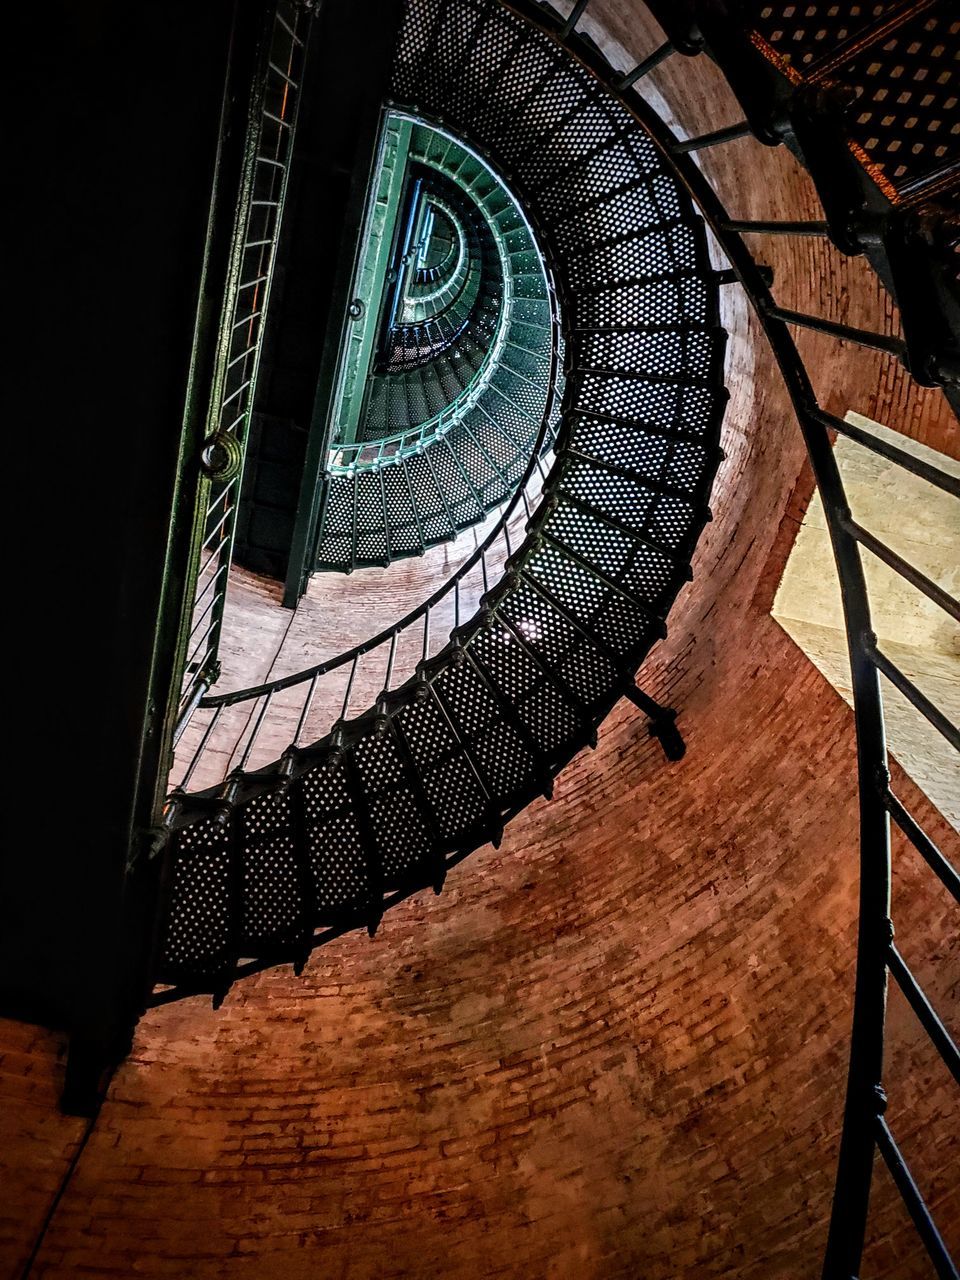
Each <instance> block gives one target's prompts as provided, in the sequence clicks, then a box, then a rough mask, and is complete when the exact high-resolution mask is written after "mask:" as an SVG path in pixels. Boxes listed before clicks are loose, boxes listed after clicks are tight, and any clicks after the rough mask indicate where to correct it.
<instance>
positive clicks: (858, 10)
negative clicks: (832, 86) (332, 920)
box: [750, 0, 960, 197]
mask: <svg viewBox="0 0 960 1280" xmlns="http://www.w3.org/2000/svg"><path fill="white" fill-rule="evenodd" d="M750 17H751V20H752V21H753V23H754V25H755V29H756V31H757V34H758V35H759V36H760V37H761V38H762V40H763V42H764V44H765V45H766V47H767V50H768V51H769V56H770V57H771V59H772V60H773V61H774V62H775V63H777V64H778V65H780V66H781V67H788V68H790V69H791V71H793V72H794V73H799V74H801V75H802V77H803V79H804V80H807V81H812V82H819V81H824V80H836V81H837V82H839V83H841V84H843V85H845V86H848V87H849V88H851V89H853V90H854V92H855V94H856V101H855V103H854V105H853V107H852V109H851V110H850V112H849V113H848V116H847V120H846V125H847V128H848V129H849V132H850V137H851V139H852V140H853V142H854V143H856V144H857V146H858V147H859V148H860V151H861V153H862V155H863V156H864V157H865V158H866V162H867V165H868V167H869V168H870V171H871V172H872V174H873V176H874V177H875V178H876V179H877V180H878V181H879V182H880V184H881V186H882V187H883V188H884V189H885V190H886V191H887V193H888V194H890V195H892V196H894V197H898V196H901V195H908V194H910V192H911V190H912V189H913V188H915V187H920V186H922V185H923V184H924V183H926V182H928V181H929V180H930V179H932V178H935V177H937V176H938V175H940V174H941V173H943V172H946V171H948V170H949V169H950V168H951V166H955V165H956V164H957V163H958V161H960V111H958V102H960V86H958V82H957V65H956V63H957V52H956V51H957V39H958V36H960V17H958V15H957V9H956V5H955V4H952V3H950V2H949V0H935V2H934V3H933V4H926V5H916V4H908V3H891V0H873V2H872V3H859V4H858V3H852V2H851V0H847V3H844V4H832V3H826V2H825V0H818V2H816V3H812V4H807V5H803V6H798V5H794V4H784V3H782V2H781V3H778V4H774V5H757V6H755V8H753V11H752V12H751V14H750Z"/></svg>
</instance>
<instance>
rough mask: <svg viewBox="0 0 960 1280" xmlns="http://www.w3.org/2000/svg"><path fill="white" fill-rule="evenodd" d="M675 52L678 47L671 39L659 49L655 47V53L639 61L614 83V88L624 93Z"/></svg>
mask: <svg viewBox="0 0 960 1280" xmlns="http://www.w3.org/2000/svg"><path fill="white" fill-rule="evenodd" d="M675 52H676V49H675V48H674V46H673V43H672V42H671V41H670V40H667V41H665V42H664V43H663V44H662V45H660V47H659V48H658V49H654V51H653V53H651V54H650V55H649V56H648V57H646V58H644V60H643V61H642V62H638V63H637V65H636V66H635V67H634V68H633V70H632V71H628V72H627V74H626V75H625V76H624V77H623V78H622V79H620V80H618V81H617V82H616V84H615V85H614V88H615V89H616V91H617V92H618V93H623V91H624V89H629V88H630V86H631V85H634V84H636V83H637V81H638V80H642V79H643V77H644V76H648V75H649V74H650V72H651V71H653V70H654V69H655V68H656V67H659V65H660V63H661V62H664V61H665V60H666V59H667V58H669V57H670V55H671V54H672V53H675Z"/></svg>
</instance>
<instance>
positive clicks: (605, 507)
mask: <svg viewBox="0 0 960 1280" xmlns="http://www.w3.org/2000/svg"><path fill="white" fill-rule="evenodd" d="M562 485H563V490H564V492H566V493H569V494H571V495H572V496H573V497H575V498H579V499H580V500H581V502H586V503H589V504H590V506H592V507H596V508H598V509H599V510H601V511H603V512H605V513H606V514H607V515H609V516H611V517H612V518H613V519H615V520H619V521H621V522H622V523H623V524H626V525H628V526H629V527H630V528H632V529H636V530H637V531H638V532H639V533H641V534H645V533H646V532H647V530H648V529H649V528H650V516H651V513H652V512H653V511H654V510H655V508H656V503H657V498H656V495H655V494H654V493H653V492H652V491H651V490H650V489H647V488H645V487H644V486H643V485H642V484H641V483H639V482H638V481H637V480H633V479H631V478H630V477H629V476H620V475H613V474H611V472H609V471H601V470H600V469H598V468H597V467H593V466H591V465H590V463H588V462H582V461H581V460H580V459H579V458H576V459H573V460H572V461H571V462H570V463H569V464H568V466H567V467H566V468H565V470H564V473H563V480H562Z"/></svg>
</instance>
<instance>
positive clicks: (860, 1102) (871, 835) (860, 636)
mask: <svg viewBox="0 0 960 1280" xmlns="http://www.w3.org/2000/svg"><path fill="white" fill-rule="evenodd" d="M504 3H505V4H506V7H507V8H509V9H511V10H512V11H514V12H515V13H517V14H518V15H520V16H522V17H524V18H525V19H526V20H528V21H530V22H533V23H534V24H535V25H537V26H538V27H539V28H540V29H541V30H543V31H545V32H546V33H547V34H549V35H551V36H552V37H553V38H554V39H557V40H559V41H560V42H561V43H562V44H563V45H564V46H565V47H566V48H567V49H568V51H569V52H570V53H571V55H572V56H574V57H576V58H577V59H579V60H580V61H581V62H582V63H583V64H584V65H585V66H586V67H588V68H589V70H590V71H591V72H592V73H593V74H594V75H596V76H597V77H598V78H599V79H600V80H601V81H602V82H603V83H604V84H605V85H606V87H607V88H608V89H609V90H610V92H611V93H613V94H614V95H616V97H617V98H618V99H619V100H620V102H621V103H622V105H623V106H624V107H625V108H626V109H627V110H629V111H630V112H632V113H633V115H634V116H635V117H636V118H637V120H638V121H639V122H640V123H641V124H642V126H643V127H644V128H645V129H646V131H647V132H648V133H649V135H650V136H651V138H652V139H653V140H654V142H655V143H656V145H657V147H658V148H659V150H660V151H661V153H662V156H663V158H664V160H665V161H666V162H667V164H668V165H670V167H671V168H672V170H673V172H674V175H675V176H676V178H677V179H678V180H679V182H680V183H681V184H682V186H683V187H684V189H685V190H686V191H687V193H688V194H689V196H690V197H691V199H692V200H693V201H694V203H695V204H696V205H697V207H698V208H699V209H700V212H701V213H702V215H703V217H704V220H705V221H706V223H707V225H708V226H709V227H710V229H711V231H712V232H713V234H714V235H715V236H716V238H717V241H718V243H719V245H720V247H721V249H722V250H723V253H724V254H725V256H726V258H727V260H728V262H729V264H730V268H731V270H732V273H733V278H735V280H736V281H737V282H738V283H739V284H740V285H741V286H742V287H743V289H744V291H745V293H746V295H747V297H748V299H749V301H750V303H751V305H752V307H753V309H754V311H755V313H756V315H757V317H758V319H759V321H760V323H761V325H762V326H763V329H764V332H765V335H766V338H767V340H768V342H769V344H770V347H771V350H772V352H773V355H774V358H775V360H776V362H777V366H778V368H779V371H780V373H781V375H782V377H783V380H784V383H785V385H786V388H787V391H788V393H789V396H790V399H791V402H792V404H793V407H794V410H795V412H796V416H797V420H798V423H799V426H800V429H801V432H802V434H803V437H804V441H805V444H806V447H807V452H808V455H809V458H810V462H811V465H812V468H813V472H814V476H815V479H816V482H817V484H818V486H819V490H820V494H821V497H822V500H823V506H824V511H825V513H826V518H827V524H828V529H829V533H830V538H831V543H832V546H833V552H834V558H835V561H836V565H837V571H838V575H839V578H840V582H841V586H842V595H843V608H844V619H845V628H846V634H847V645H848V649H849V654H850V665H851V671H852V677H853V694H854V717H855V724H856V732H857V762H858V776H859V795H860V865H861V876H860V917H859V926H858V943H857V975H856V986H855V992H854V1003H853V1029H852V1035H851V1053H850V1066H849V1075H848V1086H847V1097H846V1105H845V1110H844V1119H843V1129H842V1136H841V1145H840V1157H839V1162H838V1169H837V1177H836V1187H835V1193H834V1203H833V1211H832V1214H831V1222H830V1232H829V1239H828V1244H827V1249H826V1255H825V1260H824V1267H823V1275H824V1280H853V1278H854V1277H855V1276H856V1275H857V1274H858V1273H859V1269H860V1259H861V1256H862V1253H863V1247H864V1241H865V1236H866V1222H867V1210H868V1204H869V1195H870V1184H871V1178H872V1169H873V1163H874V1157H875V1153H876V1152H877V1151H879V1152H880V1154H881V1155H882V1156H883V1158H884V1160H885V1162H886V1163H887V1166H888V1168H889V1169H890V1171H891V1174H892V1176H893V1180H894V1183H895V1185H896V1187H897V1188H898V1190H899V1192H900V1194H901V1196H902V1197H903V1199H904V1202H905V1203H906V1205H907V1208H908V1210H909V1212H910V1215H911V1217H912V1219H913V1221H914V1224H915V1226H916V1228H917V1231H918V1234H919V1236H920V1238H921V1240H922V1242H923V1245H924V1247H925V1249H926V1251H927V1254H928V1256H929V1258H930V1260H931V1262H932V1263H933V1266H934V1269H935V1270H936V1273H937V1275H938V1276H939V1277H940V1280H957V1276H958V1272H957V1268H956V1265H955V1264H954V1262H953V1261H952V1260H951V1258H950V1257H949V1254H948V1252H947V1249H946V1246H945V1245H944V1242H943V1239H942V1237H941V1235H940V1233H939V1232H938V1230H937V1228H936V1225H935V1223H934V1221H933V1217H932V1215H931V1213H930V1211H929V1208H928V1207H927V1205H926V1203H925V1202H924V1200H923V1197H922V1195H921V1193H920V1191H919V1189H918V1188H917V1186H916V1183H915V1182H914V1180H913V1178H912V1176H911V1175H910V1172H909V1170H908V1169H907V1166H906V1164H905V1163H904V1161H903V1158H902V1156H901V1154H900V1152H899V1150H898V1148H897V1146H896V1143H895V1141H894V1139H893V1136H892V1134H891V1133H890V1130H889V1128H888V1126H887V1124H886V1122H885V1120H884V1119H883V1112H884V1110H885V1107H886V1095H885V1093H884V1090H883V1086H882V1074H883V1046H884V1021H885V1009H886V994H887V975H888V972H889V973H892V974H893V976H894V977H895V979H896V980H897V981H898V983H899V984H900V986H901V987H902V988H905V994H906V996H907V999H908V1001H909V1002H910V1004H911V1006H912V1007H913V1008H914V1011H915V1012H917V1014H918V1018H919V1021H920V1024H921V1026H923V1028H924V1030H925V1031H926V1032H927V1035H928V1037H929V1038H930V1040H931V1043H932V1044H933V1045H934V1047H935V1048H936V1049H937V1051H938V1053H939V1054H940V1056H941V1057H942V1059H943V1060H944V1062H945V1063H946V1065H947V1066H948V1068H949V1069H950V1071H951V1073H952V1074H953V1075H954V1077H955V1078H956V1077H957V1071H958V1065H957V1064H958V1062H960V1057H958V1053H957V1048H956V1046H955V1045H954V1044H953V1041H952V1040H951V1038H950V1036H949V1034H948V1032H947V1031H946V1030H945V1028H944V1026H943V1024H942V1022H941V1021H940V1020H939V1018H938V1017H937V1015H936V1014H935V1012H934V1011H933V1009H932V1006H930V1004H929V1002H928V1001H927V998H926V996H925V995H924V993H923V992H922V990H921V988H920V987H919V985H918V984H917V983H916V981H915V979H914V978H913V975H912V974H910V973H909V970H907V969H906V966H905V965H903V962H902V960H901V959H900V957H899V953H898V952H897V951H896V949H895V948H894V947H893V942H892V939H893V924H892V921H891V919H890V890H891V865H890V859H891V850H890V830H889V818H890V817H891V816H892V817H893V818H894V820H895V821H896V822H897V825H898V826H899V827H900V829H901V830H902V831H903V833H904V834H905V835H906V836H907V838H908V839H909V840H910V841H911V842H912V843H913V844H914V845H915V846H916V847H917V849H918V850H919V851H920V853H921V854H922V855H923V856H924V858H925V859H926V860H927V862H928V863H929V864H930V866H931V867H932V869H933V870H934V871H935V872H936V874H937V875H938V876H939V878H940V879H941V881H942V882H943V883H944V884H946V885H947V887H948V888H949V889H950V890H951V892H952V894H953V896H954V897H955V898H958V900H960V897H958V886H960V878H958V876H957V873H956V871H955V870H954V869H953V867H952V866H951V865H950V863H949V862H948V861H947V859H946V858H945V857H944V856H943V854H942V853H941V852H940V850H938V849H937V848H936V846H935V845H934V843H933V842H932V841H931V840H930V839H929V837H928V836H927V835H926V834H925V833H924V832H923V831H922V829H921V828H920V827H919V826H918V824H917V823H916V822H915V821H914V819H913V818H912V817H911V816H910V815H909V814H908V813H907V812H906V810H905V809H904V808H903V806H902V805H901V804H900V802H899V801H898V800H897V799H896V797H895V796H894V795H893V793H892V792H891V790H890V776H889V771H888V767H887V750H886V742H885V730H884V719H883V705H882V696H881V688H880V675H881V673H883V674H884V675H886V676H887V677H888V678H889V679H891V680H892V681H893V682H894V684H895V685H896V687H897V688H898V689H899V690H900V692H901V693H902V694H903V695H904V697H906V698H907V700H908V701H909V702H910V703H911V704H912V705H913V706H914V707H915V708H917V709H918V710H919V711H920V712H921V713H922V714H924V715H925V716H927V718H928V719H930V720H931V722H932V723H934V725H935V727H936V728H938V729H939V730H940V732H941V733H942V734H943V735H944V736H945V737H946V738H947V740H948V741H949V742H950V743H951V745H953V746H955V747H956V748H957V749H960V739H958V737H957V733H958V731H957V728H956V726H953V725H952V724H950V722H949V721H948V719H947V717H946V716H944V715H943V713H942V712H940V711H939V710H938V709H937V708H935V707H933V705H932V704H931V703H930V702H929V700H928V699H927V698H926V697H925V696H924V695H923V694H922V693H921V692H920V690H918V689H917V688H916V687H915V686H914V685H913V684H912V683H911V682H910V681H908V680H907V678H906V677H905V676H903V675H902V673H900V672H899V671H898V669H897V668H895V667H894V666H893V664H892V663H891V662H890V661H889V659H887V658H886V657H885V656H884V655H883V654H882V653H881V652H880V651H879V650H878V648H877V641H876V637H875V636H874V634H873V631H872V627H871V619H870V603H869V597H868V593H867V587H866V581H865V578H864V573H863V565H862V562H861V555H860V545H864V546H867V547H868V549H869V550H871V551H872V552H873V553H874V554H877V555H879V556H880V558H881V559H883V560H884V561H885V562H886V563H887V564H888V565H889V566H890V567H891V568H892V569H893V570H894V572H896V573H898V574H900V575H901V576H902V577H903V578H904V579H905V580H906V581H908V582H911V583H912V584H913V585H914V586H915V587H917V588H918V589H919V590H921V591H923V592H924V594H926V595H927V596H928V597H929V598H931V599H932V600H934V602H935V603H937V604H938V605H941V607H943V608H945V609H946V610H947V612H949V613H950V614H951V616H954V617H956V616H957V610H958V605H957V602H956V601H955V600H953V599H952V597H950V596H949V595H948V594H947V593H946V592H944V591H943V590H942V589H941V588H939V587H938V586H936V585H935V584H931V583H928V582H927V580H926V579H924V580H923V581H922V582H921V581H919V580H918V578H919V577H921V576H922V575H917V573H916V571H913V570H910V569H909V566H906V565H905V562H902V561H901V559H900V557H898V556H896V554H895V553H894V552H893V551H892V550H890V549H889V548H887V547H885V546H884V544H882V543H881V542H880V541H879V540H878V539H876V538H873V537H872V535H865V531H863V530H861V529H860V527H859V526H858V525H856V524H855V523H854V521H853V520H852V516H851V513H850V509H849V505H848V502H847V498H846V494H845V491H844V487H843V481H842V477H841V475H840V470H839V467H838V464H837V461H836V458H835V456H834V453H833V446H832V441H831V434H830V433H831V431H834V430H836V431H839V432H842V433H843V434H844V435H846V436H848V437H849V438H851V439H853V440H855V441H856V442H857V443H858V444H860V445H861V446H862V447H864V448H866V449H869V450H871V451H873V452H875V453H877V454H878V455H880V456H882V457H884V458H886V459H888V460H890V461H893V462H895V463H897V464H899V465H901V466H903V467H904V469H905V470H907V471H909V472H911V473H912V474H914V475H919V476H921V477H922V478H923V479H925V480H927V481H928V482H930V483H932V484H934V485H936V486H937V487H938V488H940V489H942V490H944V491H945V492H947V493H950V494H952V495H953V496H955V497H958V496H960V484H958V483H957V481H956V479H955V478H954V477H952V476H950V475H948V474H947V473H946V472H944V471H941V470H940V469H938V468H936V467H934V466H932V465H931V464H930V463H927V462H924V461H922V460H919V459H916V458H914V457H913V456H912V455H910V454H909V453H907V452H906V451H905V450H900V449H898V448H897V447H896V446H892V445H889V444H887V443H886V442H885V441H881V440H877V439H876V438H875V437H873V436H872V435H870V434H869V433H867V432H864V431H862V430H860V429H859V428H856V427H853V426H851V425H850V424H847V423H844V422H842V421H841V420H839V419H837V418H835V417H833V416H832V415H830V414H828V413H827V412H826V411H825V410H824V409H823V408H822V407H821V406H820V405H819V403H818V401H817V398H816V395H815V393H814V390H813V386H812V383H811V380H810V377H809V375H808V373H807V370H806V367H805V365H804V362H803V359H802V358H801V356H800V353H799V351H798V349H797V345H796V343H795V341H794V339H793V336H792V334H791V332H790V328H789V327H788V326H790V325H797V326H804V327H812V328H816V329H818V330H820V331H821V332H824V333H827V334H829V335H831V336H834V337H836V338H838V339H848V340H850V339H852V340H854V341H856V342H859V343H861V344H863V345H869V346H872V347H875V348H877V349H879V350H881V351H885V352H888V353H889V354H892V355H894V356H896V357H899V358H901V359H902V358H903V356H904V354H905V347H904V344H903V343H902V342H900V340H899V339H895V338H890V337H889V336H888V335H885V334H874V333H869V332H867V331H864V330H852V329H849V328H848V327H847V326H843V325H837V324H833V323H832V322H829V321H825V320H818V319H817V318H816V317H810V316H806V315H803V314H801V313H796V312H791V311H785V310H783V309H782V308H779V307H778V306H777V305H776V303H775V302H774V299H773V296H772V294H771V291H770V286H769V282H768V277H767V275H766V273H765V271H764V269H763V268H762V267H761V266H760V264H758V263H757V261H756V260H755V259H754V257H753V255H752V253H751V252H750V250H749V249H748V248H747V246H746V245H745V243H744V240H743V236H744V235H746V234H756V233H758V232H759V233H764V232H766V233H770V234H796V235H807V234H809V235H821V234H823V233H824V230H825V223H823V222H809V223H779V224H776V223H771V224H767V223H763V222H752V223H750V222H743V221H741V220H739V219H736V218H734V217H732V216H731V214H730V213H729V212H728V211H727V210H726V208H725V207H724V205H723V202H722V201H721V200H720V198H719V197H718V195H717V193H716V191H715V190H714V189H713V187H712V186H711V185H710V183H709V181H708V180H707V178H706V177H705V175H704V173H703V171H702V170H701V169H700V167H699V166H698V165H697V164H696V162H695V160H694V159H693V153H695V152H696V150H698V149H699V148H700V147H702V146H706V145H710V146H714V145H723V144H724V143H726V142H729V141H732V140H734V139H736V138H740V137H743V136H744V135H745V133H746V132H747V130H745V129H744V128H743V127H742V126H734V127H731V128H730V129H726V130H719V131H717V132H715V133H713V134H708V135H704V136H702V137H700V138H694V139H692V140H690V139H682V138H678V137H677V136H676V134H675V133H674V132H673V131H672V130H671V129H670V128H669V127H668V126H667V125H666V124H665V123H664V122H663V120H662V119H661V118H660V117H659V116H658V115H657V114H656V112H655V111H653V110H652V108H651V107H650V106H649V105H648V103H647V102H646V101H645V100H644V99H643V98H642V97H641V96H640V95H639V94H637V93H629V92H628V90H629V89H630V88H632V87H633V86H634V85H637V84H638V83H639V82H641V81H642V80H643V79H644V77H645V76H646V75H648V74H649V73H650V72H651V71H652V70H653V69H654V68H655V67H656V66H658V65H659V64H660V63H661V62H663V61H664V59H665V58H668V57H670V56H672V55H673V54H674V53H675V52H677V50H676V48H675V46H674V45H673V44H670V43H668V44H667V45H663V46H661V47H660V48H659V49H657V50H655V51H654V52H653V53H652V54H651V55H650V56H649V57H648V58H646V59H644V60H643V61H641V62H640V63H639V64H638V65H637V66H636V67H635V68H634V70H633V71H632V72H629V73H627V74H626V75H624V74H623V72H618V71H615V70H614V69H613V68H612V67H611V66H610V64H609V63H608V62H607V60H606V58H605V57H604V55H603V54H602V52H601V51H600V50H599V49H598V48H597V46H596V45H595V44H594V43H593V42H592V41H591V40H589V38H586V37H584V36H583V35H581V34H579V33H578V32H577V30H576V27H577V23H578V22H579V21H580V19H581V17H582V16H583V14H584V13H585V11H586V10H587V6H588V0H578V3H577V4H576V5H575V7H574V9H573V11H572V12H571V15H570V16H569V17H568V18H567V19H566V20H562V19H560V18H559V17H558V16H557V15H556V14H555V13H554V12H553V11H552V10H550V9H547V8H545V7H543V6H541V5H538V4H536V3H535V0H504ZM701 47H702V46H701ZM696 51H697V50H696V49H694V48H691V49H688V50H686V52H688V53H695V52H696ZM720 65H721V69H723V64H722V61H720ZM905 569H906V570H907V571H905Z"/></svg>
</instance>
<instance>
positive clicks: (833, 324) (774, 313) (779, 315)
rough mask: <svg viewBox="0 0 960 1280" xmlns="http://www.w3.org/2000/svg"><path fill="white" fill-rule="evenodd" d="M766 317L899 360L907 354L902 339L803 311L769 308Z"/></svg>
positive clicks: (905, 345) (776, 307)
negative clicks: (855, 344)
mask: <svg viewBox="0 0 960 1280" xmlns="http://www.w3.org/2000/svg"><path fill="white" fill-rule="evenodd" d="M767 315H768V316H770V318H771V319H772V320H782V321H783V322H784V324H795V325H799V327H800V328H801V329H811V330H812V331H813V332H815V333H825V334H828V335H829V336H830V337H831V338H842V339H844V340H845V341H847V342H855V343H857V345H858V346H861V347H872V348H873V349H874V350H875V351H885V352H886V353H887V354H888V355H891V356H897V357H898V358H899V359H903V357H904V356H905V355H906V352H907V344H906V343H905V342H904V341H903V339H902V338H894V337H891V335H890V334H887V333H874V332H873V330H872V329H855V328H853V326H852V325H849V324H838V323H837V321H836V320H826V319H824V317H823V316H811V315H808V314H807V312H805V311H790V310H788V308H786V307H778V306H769V307H767Z"/></svg>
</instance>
